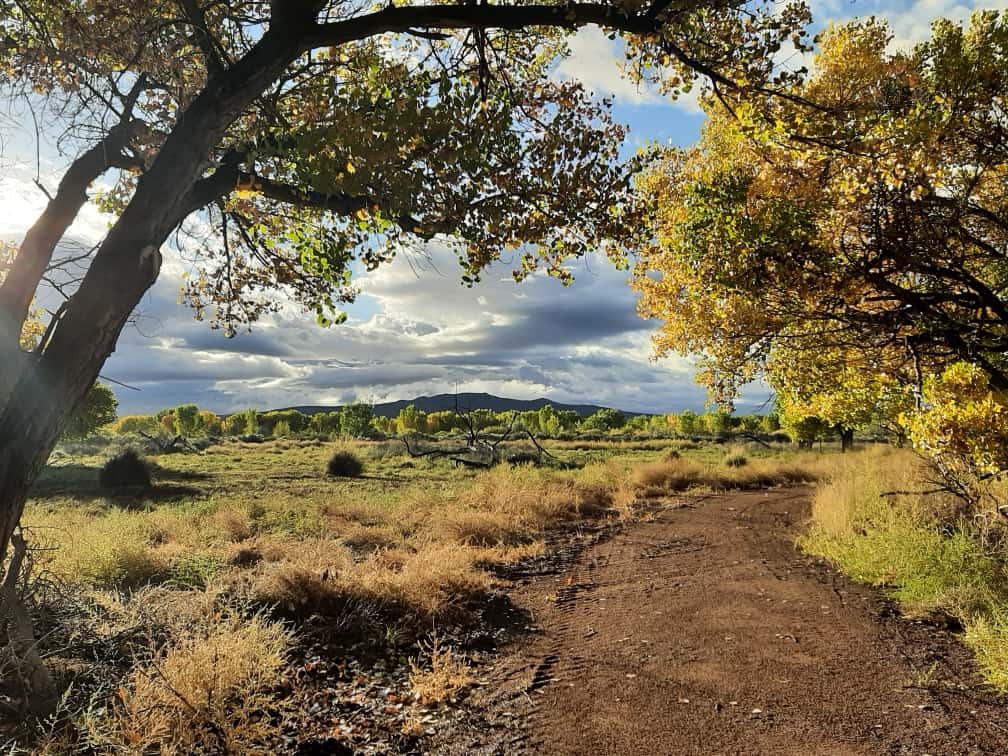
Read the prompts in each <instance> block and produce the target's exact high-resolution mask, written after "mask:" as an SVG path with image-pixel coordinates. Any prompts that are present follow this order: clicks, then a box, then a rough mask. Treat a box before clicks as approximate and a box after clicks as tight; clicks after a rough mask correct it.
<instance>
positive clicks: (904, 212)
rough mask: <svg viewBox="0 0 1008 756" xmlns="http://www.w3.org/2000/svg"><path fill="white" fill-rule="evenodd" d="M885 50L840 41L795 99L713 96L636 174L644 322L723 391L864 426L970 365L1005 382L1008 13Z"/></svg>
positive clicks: (865, 27) (844, 37)
mask: <svg viewBox="0 0 1008 756" xmlns="http://www.w3.org/2000/svg"><path fill="white" fill-rule="evenodd" d="M890 39H891V38H890V34H889V32H888V29H887V28H886V26H885V25H884V23H882V22H879V21H876V20H871V21H865V22H857V23H853V24H850V25H847V26H842V27H835V28H832V29H830V30H829V31H828V32H827V33H826V34H825V35H824V37H823V39H822V41H821V47H820V52H819V55H818V57H817V59H816V63H815V66H814V69H813V71H814V72H813V73H812V74H811V75H809V76H808V77H807V79H806V80H804V81H803V82H802V83H801V84H799V85H797V86H796V87H794V88H793V89H792V90H791V92H790V94H791V95H792V97H791V98H789V99H787V98H785V99H782V98H777V99H767V98H763V97H743V98H733V97H732V95H731V93H726V94H725V95H724V96H722V97H721V98H720V99H716V100H710V101H709V102H708V103H707V108H708V112H709V115H710V120H709V123H708V124H707V127H706V129H705V131H704V134H703V137H702V139H701V141H700V143H699V144H698V145H697V146H695V147H694V148H691V149H689V150H670V151H668V152H666V153H665V154H664V155H663V156H662V157H661V159H660V161H659V162H658V163H657V164H656V166H655V168H654V169H653V170H652V172H651V173H650V174H649V175H648V176H647V177H646V178H645V179H644V180H643V181H642V182H641V188H642V189H643V191H644V192H645V193H646V195H647V196H649V197H650V199H651V200H652V202H653V204H654V207H655V209H654V219H655V225H654V229H655V242H656V243H655V245H654V247H653V248H649V249H646V250H644V252H643V253H642V255H641V257H640V260H639V263H638V265H637V267H636V271H635V278H634V282H635V286H636V287H637V288H638V290H639V291H640V292H641V299H640V310H641V312H642V314H644V315H645V316H646V317H654V318H659V319H661V320H663V321H664V322H663V326H662V328H661V330H660V332H659V333H658V335H657V337H656V340H655V345H656V349H657V351H658V353H659V354H663V353H666V352H668V351H681V352H691V353H695V354H698V355H700V358H701V361H702V366H703V370H702V373H701V380H702V381H703V382H705V383H706V384H707V385H708V386H709V387H710V389H711V390H712V392H713V394H714V396H715V398H717V399H720V400H730V399H731V398H732V397H733V396H734V395H735V393H736V392H737V390H738V388H739V386H740V385H741V384H743V383H744V382H746V381H749V380H752V379H753V378H754V377H756V376H759V375H765V376H766V377H767V379H768V380H769V382H770V383H771V385H773V387H774V388H775V389H776V390H777V392H778V396H779V397H780V398H781V400H782V403H783V405H784V407H785V409H787V410H788V411H789V412H791V414H792V415H797V416H801V415H803V414H806V415H807V416H809V417H812V416H816V417H821V419H823V420H826V421H827V422H830V423H835V424H840V425H843V426H847V427H850V426H853V425H857V424H860V423H862V422H864V421H866V420H867V419H869V418H870V417H872V416H873V415H882V416H885V417H888V418H890V419H893V418H896V417H899V416H901V413H903V412H904V411H905V410H906V407H907V406H910V405H913V404H919V403H921V402H922V391H923V384H924V383H925V382H926V379H927V377H928V376H929V375H932V374H939V373H941V372H942V371H943V370H944V369H945V367H946V366H948V365H950V364H953V363H957V362H964V363H967V364H969V365H973V366H975V367H976V368H977V369H978V370H980V371H981V372H982V373H983V374H984V375H985V376H986V377H987V380H988V382H989V384H990V386H991V388H992V390H994V391H995V392H997V391H1004V390H1006V389H1008V263H1006V260H1008V255H1006V241H1008V182H1006V180H1005V179H1006V176H1008V130H1006V129H1005V128H1004V124H1003V115H1002V111H1001V109H1000V103H1001V102H1003V101H1004V98H1005V97H1006V95H1008V21H1006V19H1005V17H1004V16H1001V15H999V14H997V13H989V12H988V13H980V14H977V15H975V16H974V18H973V20H972V23H971V25H970V26H969V28H968V29H963V28H961V27H960V26H958V25H955V24H952V23H951V22H948V21H939V22H937V23H936V24H935V26H934V28H933V35H932V38H931V39H930V40H929V41H927V42H926V43H923V44H921V45H918V46H917V47H915V48H914V49H913V50H911V51H908V52H900V53H895V54H890V53H889V52H887V49H888V46H889V42H890ZM922 406H923V405H922ZM902 416H904V417H906V416H907V415H906V414H905V413H904V414H903V415H902ZM792 419H793V418H792Z"/></svg>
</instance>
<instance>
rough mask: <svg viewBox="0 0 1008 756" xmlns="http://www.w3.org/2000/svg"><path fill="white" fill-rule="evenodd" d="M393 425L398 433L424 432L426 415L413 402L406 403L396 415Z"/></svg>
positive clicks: (425, 430)
mask: <svg viewBox="0 0 1008 756" xmlns="http://www.w3.org/2000/svg"><path fill="white" fill-rule="evenodd" d="M395 427H396V431H397V432H399V433H426V432H427V415H426V414H425V413H424V412H423V411H421V410H419V409H417V406H416V405H415V404H407V405H406V406H405V407H403V408H402V409H401V410H399V414H398V415H396V418H395Z"/></svg>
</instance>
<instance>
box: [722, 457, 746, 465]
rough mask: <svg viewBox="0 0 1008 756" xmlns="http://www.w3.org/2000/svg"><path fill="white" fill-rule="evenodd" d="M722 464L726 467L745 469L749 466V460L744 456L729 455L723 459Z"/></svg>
mask: <svg viewBox="0 0 1008 756" xmlns="http://www.w3.org/2000/svg"><path fill="white" fill-rule="evenodd" d="M724 463H725V464H726V465H728V467H745V466H746V465H748V464H749V459H748V458H747V457H746V456H745V455H744V454H730V455H728V456H727V457H726V458H725V461H724Z"/></svg>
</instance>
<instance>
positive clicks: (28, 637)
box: [0, 527, 58, 717]
mask: <svg viewBox="0 0 1008 756" xmlns="http://www.w3.org/2000/svg"><path fill="white" fill-rule="evenodd" d="M10 543H11V547H12V549H13V551H12V552H11V560H10V563H9V564H8V566H7V574H6V576H5V577H4V581H3V585H2V586H0V608H2V609H3V610H4V613H5V614H6V615H7V622H6V623H5V624H6V629H7V641H8V644H7V645H8V649H9V650H10V654H11V658H12V659H13V661H14V665H15V668H16V670H17V671H18V673H19V674H20V675H21V682H22V685H23V686H24V689H25V696H26V699H27V705H28V710H29V711H30V712H31V713H32V714H34V715H35V716H38V717H44V716H47V715H48V714H50V713H52V711H53V709H54V708H55V706H56V701H57V699H58V696H57V695H56V683H55V681H54V680H53V677H52V675H51V674H50V672H49V670H48V668H47V667H46V666H45V662H43V661H42V657H41V656H39V653H38V648H37V642H36V640H35V629H34V627H33V625H32V620H31V615H30V614H29V613H28V608H27V607H26V606H25V605H24V603H23V602H22V601H21V597H20V596H19V595H18V590H17V583H18V578H19V577H20V575H21V570H22V568H23V566H24V559H25V556H26V555H27V553H28V542H27V541H26V540H25V537H24V533H23V532H22V531H21V528H20V527H18V528H17V529H16V530H15V531H14V534H13V535H12V536H11V540H10Z"/></svg>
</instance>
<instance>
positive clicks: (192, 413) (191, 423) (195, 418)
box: [172, 404, 202, 436]
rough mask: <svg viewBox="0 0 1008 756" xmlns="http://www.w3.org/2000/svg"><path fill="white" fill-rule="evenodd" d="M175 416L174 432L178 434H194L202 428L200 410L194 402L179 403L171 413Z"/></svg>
mask: <svg viewBox="0 0 1008 756" xmlns="http://www.w3.org/2000/svg"><path fill="white" fill-rule="evenodd" d="M172 414H174V416H175V432H176V433H177V434H178V435H180V436H195V435H196V434H197V433H199V432H200V431H201V430H202V427H201V425H200V411H199V407H197V406H196V405H195V404H181V405H179V406H178V407H176V408H175V410H174V412H173V413H172Z"/></svg>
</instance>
